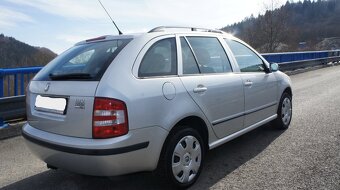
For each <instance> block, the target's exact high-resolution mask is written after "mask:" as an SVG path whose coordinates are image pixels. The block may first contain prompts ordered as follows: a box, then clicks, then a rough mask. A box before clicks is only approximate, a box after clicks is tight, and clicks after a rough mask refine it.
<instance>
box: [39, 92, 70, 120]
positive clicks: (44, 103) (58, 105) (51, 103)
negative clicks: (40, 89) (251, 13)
mask: <svg viewBox="0 0 340 190" xmlns="http://www.w3.org/2000/svg"><path fill="white" fill-rule="evenodd" d="M34 106H35V109H36V110H38V111H43V112H50V113H56V114H61V115H63V114H65V108H66V98H51V97H45V96H40V95H38V96H37V97H36V99H35V104H34Z"/></svg>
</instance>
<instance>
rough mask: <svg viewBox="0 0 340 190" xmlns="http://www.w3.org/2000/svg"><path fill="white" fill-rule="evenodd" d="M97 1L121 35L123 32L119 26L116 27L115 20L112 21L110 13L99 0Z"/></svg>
mask: <svg viewBox="0 0 340 190" xmlns="http://www.w3.org/2000/svg"><path fill="white" fill-rule="evenodd" d="M98 1H99V3H100V5H101V6H102V7H103V9H104V10H105V12H106V14H107V16H109V17H110V20H111V21H112V23H113V24H114V25H115V27H116V28H117V30H118V33H119V35H122V34H123V33H122V32H121V31H120V30H119V28H118V26H117V25H116V23H115V21H113V19H112V17H111V16H110V14H109V13H108V12H107V10H106V9H105V7H104V5H103V4H102V2H100V0H98Z"/></svg>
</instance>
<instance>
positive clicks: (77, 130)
mask: <svg viewBox="0 0 340 190" xmlns="http://www.w3.org/2000/svg"><path fill="white" fill-rule="evenodd" d="M129 41H131V39H128V38H126V39H125V38H119V39H110V40H107V39H106V40H105V37H101V38H96V39H93V40H88V41H85V42H83V43H80V44H78V45H76V46H74V47H72V48H70V49H69V50H67V51H66V52H64V53H63V54H61V55H59V56H58V57H57V58H55V59H54V60H52V61H51V62H50V63H49V64H48V65H46V66H45V67H44V68H43V69H42V70H41V71H40V72H39V73H38V74H37V75H36V76H35V77H34V78H33V80H32V81H31V83H30V85H29V88H28V92H27V99H26V102H27V121H28V123H29V124H30V125H31V126H32V127H35V128H37V129H40V130H43V131H46V132H51V133H55V134H60V135H65V136H72V137H81V138H92V115H93V104H94V98H95V97H94V96H95V93H96V89H97V86H98V84H99V81H100V79H101V77H102V75H103V74H104V72H105V71H106V69H107V67H108V66H109V65H110V64H111V62H112V61H113V60H114V58H115V57H116V56H117V54H118V53H119V52H120V51H121V50H122V49H123V48H124V47H125V45H126V44H127V43H128V42H129Z"/></svg>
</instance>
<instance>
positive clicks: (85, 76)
mask: <svg viewBox="0 0 340 190" xmlns="http://www.w3.org/2000/svg"><path fill="white" fill-rule="evenodd" d="M49 77H50V79H52V80H68V79H85V80H86V79H92V78H93V77H92V76H91V75H90V74H88V73H67V74H53V73H50V74H49Z"/></svg>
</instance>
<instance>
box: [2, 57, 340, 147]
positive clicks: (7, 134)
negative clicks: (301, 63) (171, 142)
mask: <svg viewBox="0 0 340 190" xmlns="http://www.w3.org/2000/svg"><path fill="white" fill-rule="evenodd" d="M339 65H340V62H338V63H329V64H326V65H319V66H315V67H309V68H304V69H298V70H294V71H286V72H285V73H286V74H287V75H296V74H300V73H305V72H308V71H314V70H317V69H322V68H325V67H332V66H339ZM25 123H26V121H22V122H18V123H13V124H9V126H8V127H6V128H2V129H1V128H0V140H3V139H8V138H11V137H16V136H20V135H21V130H22V126H23V125H24V124H25Z"/></svg>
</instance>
